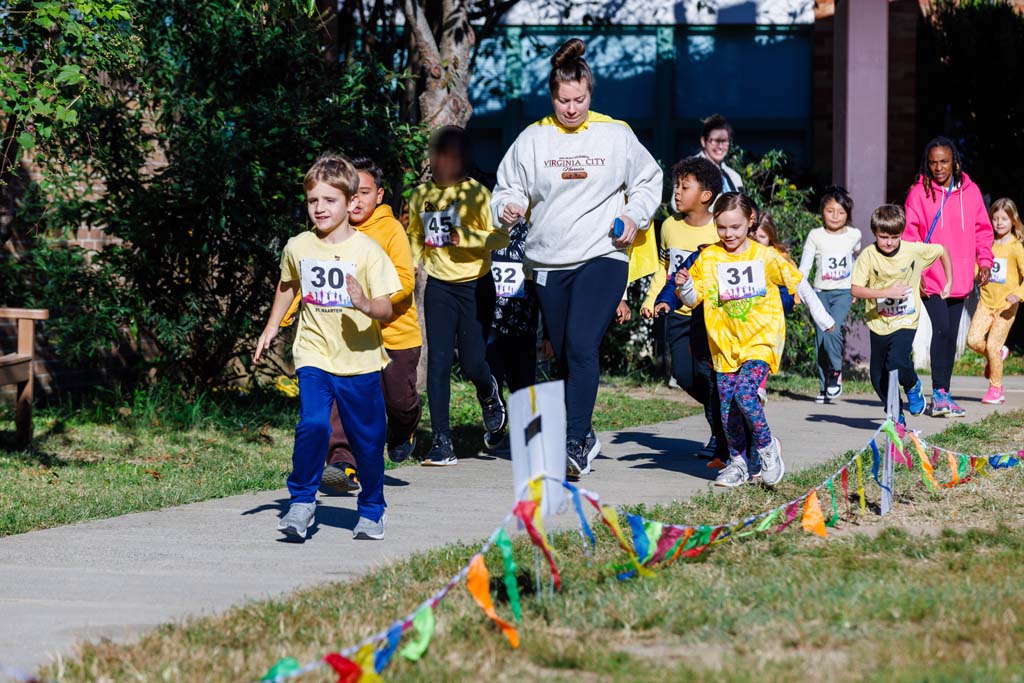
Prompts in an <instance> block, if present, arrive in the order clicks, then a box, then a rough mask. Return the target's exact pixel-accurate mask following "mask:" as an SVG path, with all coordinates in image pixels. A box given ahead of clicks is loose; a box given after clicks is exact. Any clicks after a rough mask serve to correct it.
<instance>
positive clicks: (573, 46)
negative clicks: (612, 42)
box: [551, 38, 587, 69]
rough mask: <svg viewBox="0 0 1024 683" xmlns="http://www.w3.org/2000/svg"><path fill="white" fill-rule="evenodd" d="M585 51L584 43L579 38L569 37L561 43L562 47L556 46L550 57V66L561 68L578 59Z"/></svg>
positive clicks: (585, 45)
mask: <svg viewBox="0 0 1024 683" xmlns="http://www.w3.org/2000/svg"><path fill="white" fill-rule="evenodd" d="M586 53H587V44H586V43H584V42H583V41H582V40H580V39H579V38H570V39H569V40H567V41H565V42H564V43H562V47H560V48H558V51H557V52H555V54H554V56H552V57H551V66H553V67H554V68H556V69H561V68H562V67H564V66H568V65H570V64H573V63H575V62H578V61H580V60H581V59H582V58H583V55H585V54H586Z"/></svg>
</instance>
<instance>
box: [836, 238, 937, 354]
mask: <svg viewBox="0 0 1024 683" xmlns="http://www.w3.org/2000/svg"><path fill="white" fill-rule="evenodd" d="M942 253H943V246H942V245H941V244H925V243H924V242H908V241H906V240H903V241H901V242H900V247H899V249H898V250H897V251H896V253H895V254H892V255H890V256H886V255H885V254H883V253H882V252H880V251H879V250H878V246H877V245H875V244H872V245H871V246H869V247H865V248H864V250H863V251H861V252H860V256H858V257H857V261H856V262H855V263H854V264H853V277H852V279H851V280H850V284H851V285H855V286H857V287H869V288H871V289H885V288H886V287H892V286H893V285H896V284H899V283H901V282H902V283H903V284H907V285H910V286H911V287H912V288H913V290H914V294H913V296H912V297H910V298H907V299H902V300H897V299H881V300H879V299H866V300H865V301H864V307H865V308H864V310H865V311H866V312H867V321H868V329H869V330H871V331H872V332H874V333H875V334H881V335H886V334H892V333H893V332H895V331H896V330H915V329H917V321H918V320H920V319H921V291H920V290H921V274H922V273H923V272H924V270H925V269H926V268H927V267H928V266H930V265H932V264H933V263H935V262H936V261H938V260H939V258H940V257H941V256H942Z"/></svg>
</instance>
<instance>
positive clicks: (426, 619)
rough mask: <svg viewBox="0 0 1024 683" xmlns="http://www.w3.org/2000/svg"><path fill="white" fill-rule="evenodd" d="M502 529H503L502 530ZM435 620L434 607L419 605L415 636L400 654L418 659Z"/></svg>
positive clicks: (432, 635) (423, 650) (430, 636)
mask: <svg viewBox="0 0 1024 683" xmlns="http://www.w3.org/2000/svg"><path fill="white" fill-rule="evenodd" d="M502 531H504V529H503V530H502ZM436 625H437V622H436V621H435V619H434V608H433V607H431V606H430V605H424V606H423V607H420V608H419V609H418V610H417V611H416V614H415V615H414V616H413V618H412V627H413V629H414V630H415V631H416V638H415V639H414V640H412V641H410V642H409V644H408V645H406V646H405V647H403V648H402V651H401V653H399V654H401V655H402V656H403V657H405V658H406V659H408V660H409V661H410V662H416V661H419V659H420V657H422V656H423V653H424V652H426V651H427V647H429V645H430V639H431V638H433V637H434V628H435V627H436Z"/></svg>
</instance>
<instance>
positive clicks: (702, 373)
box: [640, 157, 728, 462]
mask: <svg viewBox="0 0 1024 683" xmlns="http://www.w3.org/2000/svg"><path fill="white" fill-rule="evenodd" d="M672 184H673V186H674V188H675V190H674V192H673V195H672V200H673V204H674V206H675V210H676V213H675V214H673V215H672V216H670V217H668V218H667V219H665V221H664V222H663V223H662V224H661V242H660V244H659V249H658V255H659V260H658V270H657V272H655V274H654V278H653V279H652V280H651V286H650V288H649V289H648V291H647V298H646V299H645V300H644V302H643V303H642V304H641V306H640V315H641V316H643V317H644V318H656V317H659V316H661V315H667V316H668V318H667V319H666V321H665V326H666V332H667V335H666V336H667V337H668V348H669V353H670V354H671V357H672V376H673V377H674V378H675V380H676V383H678V384H679V386H680V387H682V389H683V391H685V392H686V393H687V394H689V395H690V396H691V397H692V398H693V399H694V400H695V401H697V402H698V403H700V404H701V405H702V406H704V417H705V419H706V420H707V422H708V427H709V428H710V429H711V438H710V439H709V440H708V442H707V445H705V446H704V447H703V448H702V449H701V450H700V451H699V452H698V454H697V455H698V457H702V458H705V459H711V458H715V457H718V458H720V459H721V460H722V461H723V462H724V461H725V460H726V459H727V458H728V446H727V444H726V437H725V429H724V427H723V426H722V420H721V411H720V410H719V406H718V401H717V400H716V398H717V394H718V392H717V390H716V389H715V383H714V371H713V370H712V369H711V352H710V348H709V347H708V343H707V330H706V329H705V328H704V311H703V308H701V307H699V306H698V307H697V309H696V310H694V309H691V308H690V307H689V306H686V305H685V304H683V303H682V302H679V301H678V300H676V302H675V303H673V304H669V303H665V301H664V299H663V298H661V297H662V294H663V289H664V288H665V287H666V286H668V287H669V288H670V290H674V289H675V286H674V279H675V275H676V271H678V270H679V269H680V268H681V267H683V265H684V264H685V262H686V261H687V259H689V258H690V257H691V256H692V255H693V254H695V253H696V252H697V251H698V249H699V248H700V247H701V246H702V245H709V244H715V243H716V242H718V230H717V228H716V227H715V219H714V216H712V215H711V203H712V202H713V201H714V199H715V197H717V196H718V195H720V194H721V193H722V172H721V171H720V170H719V168H718V166H716V165H715V164H714V163H713V162H712V161H709V160H708V159H705V158H703V157H689V158H687V159H683V160H681V161H679V162H677V163H676V165H675V166H673V167H672ZM672 298H673V299H674V298H675V297H674V296H673V297H672ZM659 301H660V303H659ZM673 306H677V308H675V310H672V307H673Z"/></svg>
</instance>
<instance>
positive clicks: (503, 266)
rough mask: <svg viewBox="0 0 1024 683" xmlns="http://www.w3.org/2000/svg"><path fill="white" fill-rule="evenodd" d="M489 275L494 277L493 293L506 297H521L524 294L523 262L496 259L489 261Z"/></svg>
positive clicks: (524, 275)
mask: <svg viewBox="0 0 1024 683" xmlns="http://www.w3.org/2000/svg"><path fill="white" fill-rule="evenodd" d="M491 275H492V276H493V277H494V293H495V294H496V295H497V296H500V297H504V298H506V299H522V298H523V297H524V296H526V272H525V271H524V270H523V264H522V263H517V262H515V261H498V260H495V261H493V262H492V263H491Z"/></svg>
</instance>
